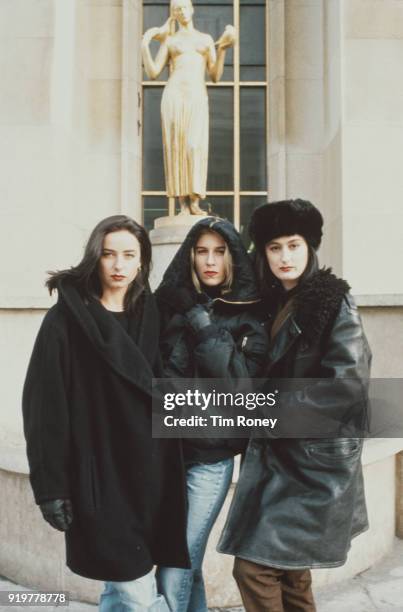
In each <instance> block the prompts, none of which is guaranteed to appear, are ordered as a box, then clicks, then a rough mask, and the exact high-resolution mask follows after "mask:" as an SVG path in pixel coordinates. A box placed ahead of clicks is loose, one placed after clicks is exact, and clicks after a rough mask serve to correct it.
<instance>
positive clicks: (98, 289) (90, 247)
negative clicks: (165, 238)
mask: <svg viewBox="0 0 403 612" xmlns="http://www.w3.org/2000/svg"><path fill="white" fill-rule="evenodd" d="M120 230H127V231H128V232H130V233H131V234H133V236H135V237H136V238H137V240H138V241H139V244H140V249H141V269H140V270H139V271H138V273H137V276H136V278H135V279H134V281H133V282H132V283H131V284H130V286H129V288H128V290H127V291H126V295H125V299H124V309H125V310H127V311H132V310H134V308H135V304H136V301H137V299H138V297H139V296H140V295H141V294H142V293H143V291H144V289H145V287H146V286H147V283H148V276H149V273H150V267H151V243H150V239H149V237H148V234H147V232H146V230H145V229H144V227H142V226H141V225H139V224H138V223H136V221H134V220H133V219H131V218H130V217H126V215H113V216H112V217H106V219H102V221H100V222H99V223H98V225H96V226H95V227H94V229H93V230H92V232H91V235H90V237H89V239H88V242H87V244H86V247H85V251H84V256H83V258H82V260H81V261H80V263H79V264H78V265H77V266H74V267H72V268H69V269H68V270H60V271H57V272H49V278H48V280H47V281H46V287H47V288H48V290H49V293H50V294H52V292H53V291H54V290H55V289H57V288H58V284H59V283H60V282H62V281H67V282H71V283H73V284H74V286H75V287H76V288H77V289H78V290H79V291H80V293H81V294H82V296H83V297H84V298H87V299H88V298H94V297H95V298H100V297H101V295H102V286H101V281H100V278H99V274H98V263H99V260H100V258H101V256H102V248H103V243H104V239H105V236H106V235H107V234H110V233H112V232H118V231H120Z"/></svg>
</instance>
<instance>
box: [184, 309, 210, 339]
mask: <svg viewBox="0 0 403 612" xmlns="http://www.w3.org/2000/svg"><path fill="white" fill-rule="evenodd" d="M185 318H186V320H187V322H188V323H189V325H190V327H191V328H192V329H193V331H194V332H196V333H197V332H198V331H200V330H201V329H204V328H205V327H208V326H209V325H212V321H211V319H210V314H209V311H208V310H207V309H206V308H205V306H202V305H201V304H196V306H193V308H191V309H190V310H188V311H187V312H186V314H185Z"/></svg>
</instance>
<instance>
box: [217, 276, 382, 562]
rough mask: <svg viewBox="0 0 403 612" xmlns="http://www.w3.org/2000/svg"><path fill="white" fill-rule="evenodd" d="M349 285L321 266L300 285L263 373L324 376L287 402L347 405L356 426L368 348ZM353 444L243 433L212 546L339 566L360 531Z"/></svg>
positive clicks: (256, 558) (325, 407)
mask: <svg viewBox="0 0 403 612" xmlns="http://www.w3.org/2000/svg"><path fill="white" fill-rule="evenodd" d="M348 289H349V287H348V285H347V283H346V282H345V281H343V280H341V279H338V278H336V277H335V276H334V275H333V274H331V272H330V271H329V270H320V271H318V272H317V273H316V274H315V275H314V276H313V277H312V278H311V279H309V280H308V281H306V283H304V285H303V286H302V287H301V289H300V290H298V292H297V293H295V295H294V298H293V299H294V306H293V310H292V312H291V314H290V315H289V316H288V318H286V320H285V321H284V323H283V325H282V326H281V327H280V329H279V331H278V332H277V334H276V335H275V337H274V339H273V340H272V342H271V344H270V346H269V351H268V354H267V361H266V363H267V375H268V377H269V378H270V377H272V378H275V379H277V378H299V379H304V378H309V379H312V378H314V379H323V380H320V381H316V382H313V381H311V382H309V381H307V386H306V387H304V386H303V385H302V386H301V388H300V390H298V391H296V392H290V393H288V394H286V400H285V401H290V402H292V403H293V405H294V406H295V407H297V408H298V409H300V410H301V411H307V412H309V411H310V409H312V413H315V414H321V413H322V414H327V413H328V411H331V413H332V414H335V413H337V412H338V413H339V414H340V415H343V414H344V411H345V408H346V406H348V405H349V404H351V405H354V406H358V410H360V411H361V416H362V422H363V423H364V422H365V418H366V387H367V384H368V381H369V371H370V363H371V351H370V348H369V346H368V342H367V340H366V337H365V334H364V331H363V328H362V324H361V320H360V316H359V314H358V310H357V307H356V306H355V304H354V300H353V298H352V297H351V295H349V293H348ZM273 306H274V312H273V313H272V317H271V319H272V320H273V318H274V315H275V309H276V304H275V300H274V302H273V301H269V302H268V303H267V309H268V311H270V309H273ZM269 329H270V324H269ZM335 379H337V380H338V384H337V387H336V386H335V385H334V384H333V382H332V380H333V381H334V380H335ZM343 379H345V381H347V382H346V384H345V386H344V385H343V384H342V382H341V381H342V380H343ZM352 380H354V381H356V382H357V384H354V385H352V384H351V381H352ZM357 388H358V390H359V392H358V395H357ZM335 389H337V393H336V392H335ZM340 390H343V393H340ZM357 399H359V401H358V403H357ZM281 406H282V404H281V394H280V404H279V410H280V411H281ZM279 414H281V412H280V413H279ZM361 451H362V440H361V439H359V438H337V437H335V438H331V439H330V438H326V439H318V438H316V439H315V438H310V439H305V438H304V439H285V438H283V439H277V440H276V439H255V440H251V442H250V444H249V447H248V450H247V453H246V458H245V461H244V463H243V466H242V470H241V474H240V478H239V482H238V485H237V489H236V492H235V495H234V498H233V502H232V505H231V508H230V512H229V515H228V518H227V522H226V525H225V527H224V530H223V532H222V534H221V539H220V542H219V544H218V550H219V551H220V552H223V553H227V554H231V555H235V556H238V557H241V558H244V559H248V560H250V561H253V562H255V563H259V564H262V565H267V566H270V567H276V568H280V569H303V568H317V567H336V566H339V565H343V563H345V561H346V557H347V552H348V550H349V548H350V542H351V539H352V538H353V537H354V536H356V535H358V534H359V533H361V532H363V531H365V530H366V529H367V528H368V521H367V512H366V505H365V497H364V487H363V478H362V468H361Z"/></svg>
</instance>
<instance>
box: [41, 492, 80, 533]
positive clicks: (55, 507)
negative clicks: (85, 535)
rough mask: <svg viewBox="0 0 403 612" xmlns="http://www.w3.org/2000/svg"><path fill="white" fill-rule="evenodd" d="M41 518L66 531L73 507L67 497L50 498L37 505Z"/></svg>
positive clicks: (71, 518)
mask: <svg viewBox="0 0 403 612" xmlns="http://www.w3.org/2000/svg"><path fill="white" fill-rule="evenodd" d="M39 507H40V509H41V512H42V515H43V518H44V519H45V521H47V522H48V523H49V525H52V527H54V528H55V529H58V530H59V531H67V529H68V528H69V527H70V525H71V523H72V521H73V507H72V504H71V501H70V500H69V499H52V500H51V501H47V502H43V503H42V504H40V505H39Z"/></svg>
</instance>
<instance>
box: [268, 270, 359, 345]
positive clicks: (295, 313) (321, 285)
mask: <svg viewBox="0 0 403 612" xmlns="http://www.w3.org/2000/svg"><path fill="white" fill-rule="evenodd" d="M349 289H350V287H349V285H348V283H347V282H346V281H345V280H343V279H341V278H337V276H335V275H334V274H333V273H332V271H331V268H327V269H326V268H324V269H322V270H318V272H316V273H315V274H314V275H313V276H312V277H311V278H310V279H309V280H307V281H305V282H304V283H303V285H301V287H298V288H296V289H294V290H292V291H291V292H290V296H289V297H290V298H291V299H292V301H293V306H292V319H293V320H294V322H295V323H296V324H297V326H298V327H299V329H300V330H301V332H302V334H303V336H304V337H305V339H306V340H307V341H308V342H312V341H314V340H315V339H317V338H319V337H320V335H321V334H322V333H323V331H324V330H325V328H326V326H327V325H329V324H331V323H332V322H333V320H334V317H335V316H336V314H337V312H338V311H339V309H340V305H341V303H342V300H343V297H344V296H345V295H346V293H348V291H349ZM279 302H280V303H284V290H283V289H282V288H281V289H280V288H279V287H278V286H277V287H276V288H274V289H273V291H272V292H270V294H268V295H267V297H266V299H265V303H266V304H269V308H270V309H272V315H274V316H275V313H276V312H277V310H278V304H279Z"/></svg>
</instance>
